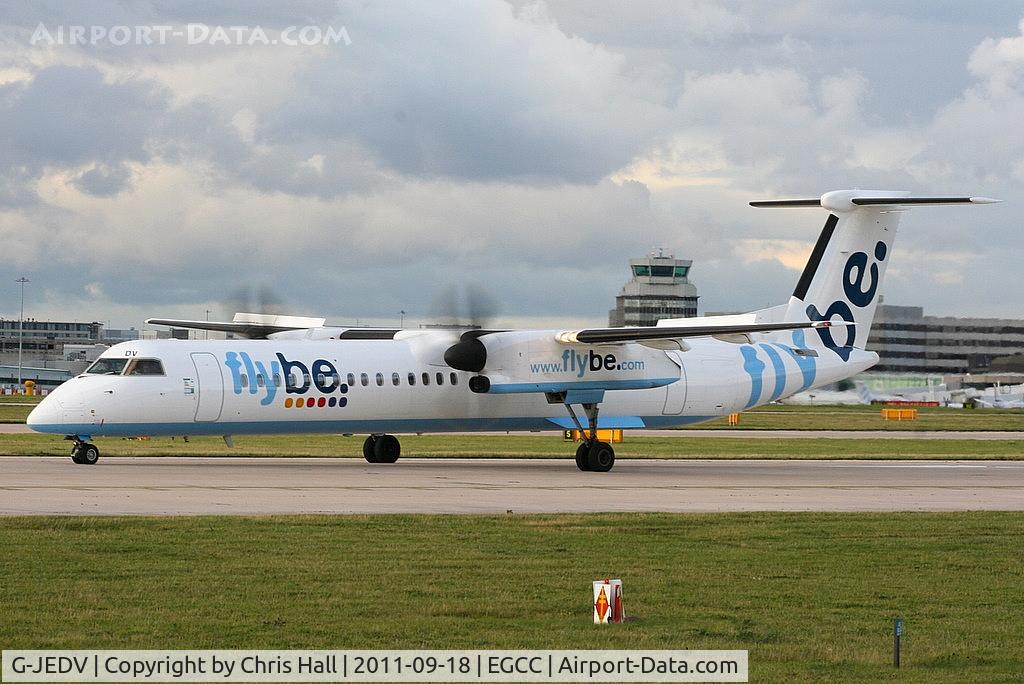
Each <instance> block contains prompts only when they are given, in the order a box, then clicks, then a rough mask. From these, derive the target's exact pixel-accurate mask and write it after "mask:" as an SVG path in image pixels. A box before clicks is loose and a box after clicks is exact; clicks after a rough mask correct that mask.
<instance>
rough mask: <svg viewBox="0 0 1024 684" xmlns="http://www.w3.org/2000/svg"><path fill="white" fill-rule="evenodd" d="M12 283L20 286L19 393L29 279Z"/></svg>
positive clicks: (24, 278) (21, 278)
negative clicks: (26, 285)
mask: <svg viewBox="0 0 1024 684" xmlns="http://www.w3.org/2000/svg"><path fill="white" fill-rule="evenodd" d="M14 282H16V283H18V284H19V285H21V315H20V316H19V317H18V391H19V392H20V391H21V387H22V385H21V347H22V343H23V342H24V340H25V283H27V282H29V279H28V278H26V277H25V276H21V277H20V278H18V279H17V280H15V281H14Z"/></svg>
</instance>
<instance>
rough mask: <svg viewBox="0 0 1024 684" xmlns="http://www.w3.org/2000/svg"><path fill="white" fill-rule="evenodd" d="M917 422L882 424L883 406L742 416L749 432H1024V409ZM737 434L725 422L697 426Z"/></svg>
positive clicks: (936, 412) (937, 414) (942, 415)
mask: <svg viewBox="0 0 1024 684" xmlns="http://www.w3.org/2000/svg"><path fill="white" fill-rule="evenodd" d="M917 415H918V417H917V420H903V421H897V420H882V407H881V406H867V405H864V406H788V405H785V404H770V405H768V406H761V407H758V408H756V409H753V410H751V411H745V412H744V413H742V414H741V416H740V425H739V427H740V428H741V429H745V430H895V431H905V430H1024V409H957V408H941V407H920V408H918V409H917ZM695 427H696V428H698V429H717V430H735V429H736V428H733V427H730V426H729V424H728V422H727V421H726V420H725V419H724V418H723V419H720V420H715V421H711V422H710V423H702V424H701V425H698V426H695Z"/></svg>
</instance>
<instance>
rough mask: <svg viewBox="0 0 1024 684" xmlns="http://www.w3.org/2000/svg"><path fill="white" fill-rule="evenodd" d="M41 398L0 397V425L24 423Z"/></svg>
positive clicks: (6, 395)
mask: <svg viewBox="0 0 1024 684" xmlns="http://www.w3.org/2000/svg"><path fill="white" fill-rule="evenodd" d="M42 400H43V398H42V397H35V396H33V397H24V396H16V395H11V394H5V395H0V423H24V422H25V419H26V418H28V414H29V412H31V411H32V409H34V408H35V406H36V404H38V403H39V402H40V401H42Z"/></svg>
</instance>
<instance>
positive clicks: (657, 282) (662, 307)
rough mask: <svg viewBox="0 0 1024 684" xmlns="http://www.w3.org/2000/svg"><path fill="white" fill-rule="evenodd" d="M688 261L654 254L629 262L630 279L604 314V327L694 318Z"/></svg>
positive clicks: (694, 295) (694, 299)
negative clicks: (609, 309) (606, 324)
mask: <svg viewBox="0 0 1024 684" xmlns="http://www.w3.org/2000/svg"><path fill="white" fill-rule="evenodd" d="M692 265H693V262H692V261H691V260H689V259H676V258H675V256H673V255H672V254H665V253H664V251H662V250H660V249H659V250H658V251H657V253H651V254H649V255H647V256H645V257H642V258H640V259H630V260H629V269H630V273H631V275H632V277H631V278H630V279H629V281H628V282H626V284H625V285H623V286H622V291H621V292H619V295H618V296H617V297H616V298H615V308H614V309H612V310H611V311H609V312H608V325H610V326H611V327H613V328H619V327H623V326H640V325H655V324H657V322H658V321H659V320H661V319H662V318H693V317H694V316H696V315H697V287H696V286H695V285H694V284H693V283H691V282H690V278H689V276H690V267H691V266H692Z"/></svg>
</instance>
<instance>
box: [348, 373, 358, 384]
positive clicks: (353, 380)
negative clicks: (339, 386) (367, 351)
mask: <svg viewBox="0 0 1024 684" xmlns="http://www.w3.org/2000/svg"><path fill="white" fill-rule="evenodd" d="M348 386H349V387H355V386H356V374H355V373H349V374H348Z"/></svg>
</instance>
